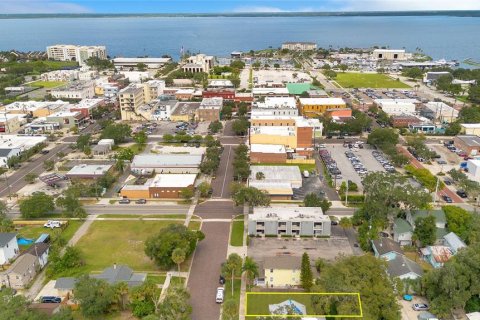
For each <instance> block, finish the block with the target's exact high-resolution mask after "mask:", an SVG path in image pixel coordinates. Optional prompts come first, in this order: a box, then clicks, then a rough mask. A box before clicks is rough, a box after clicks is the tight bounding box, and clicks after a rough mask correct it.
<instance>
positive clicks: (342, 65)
mask: <svg viewBox="0 0 480 320" xmlns="http://www.w3.org/2000/svg"><path fill="white" fill-rule="evenodd" d="M338 68H339V69H340V70H342V72H345V71H347V69H348V66H347V65H346V64H341V65H339V66H338Z"/></svg>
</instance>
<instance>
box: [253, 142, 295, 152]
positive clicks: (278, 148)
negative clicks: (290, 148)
mask: <svg viewBox="0 0 480 320" xmlns="http://www.w3.org/2000/svg"><path fill="white" fill-rule="evenodd" d="M250 152H259V153H286V150H285V146H284V145H283V144H251V145H250Z"/></svg>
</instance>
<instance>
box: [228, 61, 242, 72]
mask: <svg viewBox="0 0 480 320" xmlns="http://www.w3.org/2000/svg"><path fill="white" fill-rule="evenodd" d="M230 67H232V68H234V69H238V70H242V69H243V68H245V62H243V61H242V60H233V61H232V62H230Z"/></svg>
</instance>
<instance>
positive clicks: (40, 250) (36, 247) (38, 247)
mask: <svg viewBox="0 0 480 320" xmlns="http://www.w3.org/2000/svg"><path fill="white" fill-rule="evenodd" d="M49 253H50V245H49V244H48V243H43V242H39V243H34V244H33V245H31V246H30V247H29V248H28V249H27V251H25V252H24V253H23V254H29V255H32V256H34V257H36V258H37V259H38V263H39V265H40V269H43V268H44V267H45V265H46V264H47V263H48V255H49Z"/></svg>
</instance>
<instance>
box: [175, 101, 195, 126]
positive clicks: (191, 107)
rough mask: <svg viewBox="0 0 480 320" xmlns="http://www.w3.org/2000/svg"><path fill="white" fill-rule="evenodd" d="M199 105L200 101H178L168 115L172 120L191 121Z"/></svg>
mask: <svg viewBox="0 0 480 320" xmlns="http://www.w3.org/2000/svg"><path fill="white" fill-rule="evenodd" d="M199 107H200V102H178V103H177V104H176V105H175V107H174V109H173V110H172V113H171V115H170V120H172V121H174V122H190V121H193V119H194V118H195V115H196V113H197V109H198V108H199Z"/></svg>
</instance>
